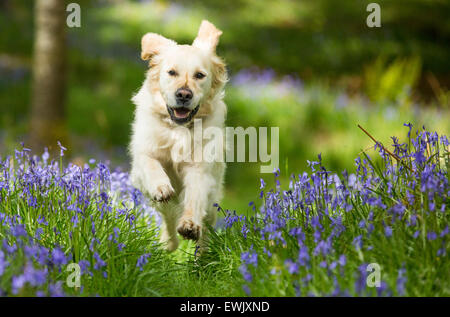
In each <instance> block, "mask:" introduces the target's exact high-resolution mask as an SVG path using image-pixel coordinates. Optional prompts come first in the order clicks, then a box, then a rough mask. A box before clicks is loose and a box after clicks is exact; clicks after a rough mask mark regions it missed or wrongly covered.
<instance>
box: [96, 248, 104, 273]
mask: <svg viewBox="0 0 450 317" xmlns="http://www.w3.org/2000/svg"><path fill="white" fill-rule="evenodd" d="M94 258H95V264H94V269H95V270H100V269H101V268H102V267H104V266H106V262H105V261H103V260H102V258H101V257H100V255H99V254H98V253H97V252H95V253H94Z"/></svg>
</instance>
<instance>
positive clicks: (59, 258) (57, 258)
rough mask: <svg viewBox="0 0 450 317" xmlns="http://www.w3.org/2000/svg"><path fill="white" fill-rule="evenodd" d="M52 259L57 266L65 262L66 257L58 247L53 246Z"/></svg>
mask: <svg viewBox="0 0 450 317" xmlns="http://www.w3.org/2000/svg"><path fill="white" fill-rule="evenodd" d="M52 261H53V263H54V264H56V265H57V266H61V265H64V264H67V258H66V256H65V254H64V252H63V251H62V250H61V249H60V248H58V247H56V248H54V249H53V251H52Z"/></svg>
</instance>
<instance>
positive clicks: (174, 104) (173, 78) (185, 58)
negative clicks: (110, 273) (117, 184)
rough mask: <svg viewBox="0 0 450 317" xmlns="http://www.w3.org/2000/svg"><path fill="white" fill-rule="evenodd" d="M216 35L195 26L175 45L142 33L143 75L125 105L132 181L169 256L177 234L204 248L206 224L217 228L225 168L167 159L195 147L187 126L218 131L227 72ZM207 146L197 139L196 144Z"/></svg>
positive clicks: (211, 29)
mask: <svg viewBox="0 0 450 317" xmlns="http://www.w3.org/2000/svg"><path fill="white" fill-rule="evenodd" d="M221 34H222V32H221V31H220V30H218V29H217V28H216V27H215V26H214V25H213V24H211V23H210V22H208V21H202V23H201V25H200V29H199V31H198V35H197V37H196V38H195V40H194V42H193V43H192V45H178V44H177V43H176V42H174V41H172V40H169V39H166V38H165V37H163V36H161V35H158V34H155V33H147V34H145V35H144V36H143V37H142V41H141V45H142V52H141V58H142V59H143V60H147V61H149V70H148V72H147V74H146V79H145V81H144V83H143V85H142V87H141V88H140V90H139V92H138V93H137V94H136V95H134V96H133V98H132V101H133V103H134V104H135V105H136V110H135V118H134V122H133V125H132V138H131V143H130V146H129V151H130V155H131V158H132V162H131V180H132V183H133V185H134V186H136V187H137V188H139V189H140V190H141V191H142V192H143V193H144V194H145V195H148V196H149V197H150V198H151V199H152V200H153V201H154V205H155V208H156V210H157V211H158V212H159V213H160V214H161V215H162V220H163V223H162V228H161V238H160V241H161V243H162V244H163V245H164V246H165V248H166V249H167V250H169V251H173V250H175V249H176V248H177V247H178V243H179V241H178V237H177V232H178V233H179V234H180V235H181V236H183V237H184V238H185V239H191V240H194V241H197V243H198V245H199V246H200V248H203V247H204V246H205V245H206V235H207V224H209V225H211V226H214V224H215V222H216V213H217V209H216V208H215V207H214V206H213V205H214V203H216V202H219V200H220V199H221V196H222V187H223V178H224V173H225V163H224V162H223V160H222V161H219V160H215V161H206V160H202V159H194V160H192V159H189V158H188V159H183V160H179V159H174V153H176V152H177V151H178V150H179V148H182V149H191V148H192V147H191V145H192V143H194V141H195V140H197V139H195V140H194V128H193V127H194V123H195V124H197V122H200V123H201V126H202V128H203V131H204V129H206V128H208V127H213V128H215V129H221V130H222V131H223V130H224V121H225V116H226V111H227V110H226V105H225V103H224V102H223V95H224V94H223V88H224V85H225V83H226V81H227V72H226V68H225V64H224V62H223V61H222V59H220V58H219V57H218V56H217V55H216V46H217V44H218V42H219V37H220V35H221ZM199 120H200V121H199ZM209 141H210V140H208V139H206V140H203V139H201V142H203V145H206V143H207V142H209ZM194 149H195V146H194ZM216 150H219V151H222V152H223V151H225V148H222V149H216ZM193 152H194V151H190V150H189V153H188V154H194V153H193Z"/></svg>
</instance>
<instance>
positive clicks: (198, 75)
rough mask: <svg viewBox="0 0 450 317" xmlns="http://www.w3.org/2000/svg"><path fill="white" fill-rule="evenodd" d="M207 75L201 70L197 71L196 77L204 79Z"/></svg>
mask: <svg viewBox="0 0 450 317" xmlns="http://www.w3.org/2000/svg"><path fill="white" fill-rule="evenodd" d="M205 76H206V75H205V74H203V73H200V72H198V73H195V76H194V77H195V78H197V79H202V78H204V77H205Z"/></svg>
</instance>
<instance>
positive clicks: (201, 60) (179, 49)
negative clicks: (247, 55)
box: [141, 21, 227, 124]
mask: <svg viewBox="0 0 450 317" xmlns="http://www.w3.org/2000/svg"><path fill="white" fill-rule="evenodd" d="M221 34H222V31H220V30H218V29H217V28H216V27H215V26H214V25H213V24H211V23H210V22H208V21H203V22H202V24H201V25H200V29H199V31H198V35H197V37H196V38H195V40H194V42H193V43H192V45H178V44H177V43H176V42H174V41H172V40H169V39H166V38H165V37H163V36H161V35H158V34H155V33H147V34H145V35H144V36H143V37H142V53H141V58H142V59H143V60H149V65H150V70H149V72H148V79H149V85H150V90H151V92H152V94H155V95H159V96H160V99H161V98H162V100H160V105H159V108H158V109H157V110H158V111H159V112H160V113H162V114H163V115H168V116H170V119H171V120H172V121H173V122H175V123H177V124H185V123H188V122H190V121H191V120H192V119H193V117H194V116H195V115H197V114H198V115H201V116H206V115H208V114H209V113H210V112H211V111H213V110H214V109H212V107H213V105H212V102H211V101H212V100H213V99H214V97H215V96H216V95H217V94H218V93H220V91H221V90H222V88H223V86H224V84H225V82H226V81H227V73H226V69H225V64H224V63H223V61H222V60H221V59H220V58H219V57H218V56H217V55H216V46H217V44H218V43H219V37H220V35H221Z"/></svg>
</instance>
